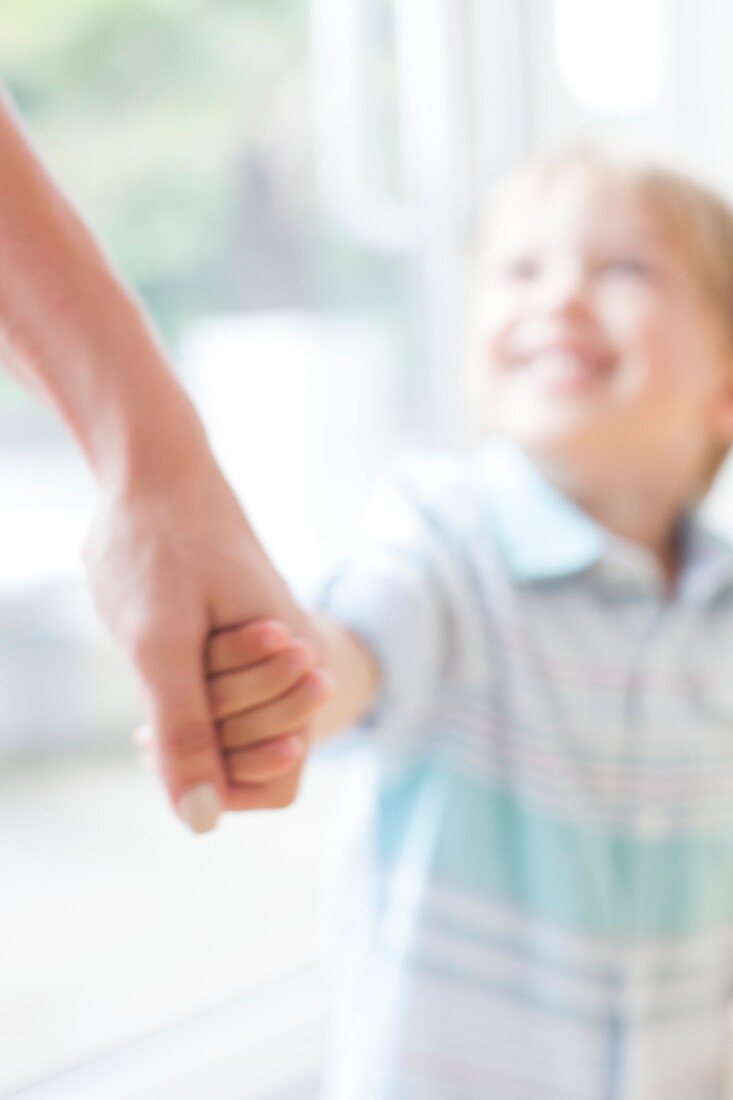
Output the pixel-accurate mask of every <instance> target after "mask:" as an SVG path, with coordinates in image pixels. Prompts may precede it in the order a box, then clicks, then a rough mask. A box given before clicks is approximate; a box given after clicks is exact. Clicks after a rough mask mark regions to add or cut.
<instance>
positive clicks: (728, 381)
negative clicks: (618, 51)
mask: <svg viewBox="0 0 733 1100" xmlns="http://www.w3.org/2000/svg"><path fill="white" fill-rule="evenodd" d="M475 324H476V327H475V329H474V335H475V336H476V338H477V340H478V344H477V345H476V346H477V349H478V353H479V368H480V370H481V372H482V374H483V379H482V385H483V386H484V391H485V392H486V393H487V400H488V406H487V413H488V418H489V424H490V426H492V427H493V428H495V429H497V430H499V431H501V432H503V433H505V434H508V435H510V436H512V437H513V438H515V439H516V440H517V441H518V442H520V443H523V444H524V445H526V446H529V447H530V448H532V449H534V450H535V451H537V452H538V453H544V454H546V455H548V456H553V457H555V458H560V459H561V460H563V461H573V460H576V461H578V462H579V461H583V460H586V459H588V458H589V457H593V458H594V459H596V460H598V459H600V460H602V461H603V462H604V463H608V462H609V461H613V462H614V463H615V464H616V465H617V467H618V468H619V469H621V468H625V469H629V468H631V469H632V470H633V469H639V468H640V467H639V464H640V463H647V469H648V465H649V463H650V461H651V460H652V459H653V456H654V455H658V456H660V457H662V458H663V459H664V456H665V455H668V456H671V457H672V458H673V459H674V461H673V462H672V464H671V465H670V466H669V467H666V466H665V462H666V461H667V460H664V461H663V462H662V466H661V468H662V469H664V468H668V469H669V472H670V476H679V474H680V468H679V462H681V461H684V462H686V463H687V465H688V466H689V467H693V466H694V467H702V466H703V465H704V464H705V462H706V461H708V460H709V456H710V454H711V453H712V451H711V444H713V443H716V442H720V441H723V440H725V441H727V440H729V439H731V438H732V437H733V352H732V351H731V348H730V346H729V344H730V335H729V333H728V330H727V327H726V326H725V325H724V324H723V321H722V318H721V316H720V312H719V310H716V309H715V308H714V306H713V305H712V304H710V303H709V302H708V300H707V299H706V297H705V296H704V294H703V291H702V288H701V284H700V280H699V278H698V276H697V274H696V272H695V271H694V269H693V268H692V267H691V265H690V263H689V261H688V260H687V258H686V256H685V254H684V252H683V251H682V250H681V249H680V248H679V246H676V245H675V242H674V240H673V239H672V238H671V237H670V236H669V235H668V234H667V235H665V234H664V233H663V232H662V231H661V229H660V227H659V225H657V224H656V223H655V220H654V219H653V218H651V217H650V215H649V214H648V213H647V211H646V210H645V208H644V206H643V205H642V203H641V201H640V200H639V199H638V198H636V197H635V196H634V195H633V194H631V193H630V192H629V191H628V190H627V189H626V188H624V187H623V186H622V185H620V184H615V183H611V182H601V181H592V180H590V179H589V178H588V177H587V176H583V175H582V174H581V173H579V172H576V173H574V174H573V175H569V174H568V175H566V176H564V177H562V178H561V179H559V180H556V181H554V182H553V183H551V184H548V185H547V186H546V187H544V188H543V189H542V190H541V191H538V192H537V193H536V194H535V195H534V196H533V197H531V198H530V197H525V198H522V199H520V200H518V199H516V198H515V199H514V200H510V203H509V204H508V205H507V206H505V207H504V208H503V209H502V211H501V213H500V217H499V218H498V219H495V222H494V226H493V245H492V248H491V254H490V256H489V257H487V263H486V267H485V270H484V271H483V273H482V275H481V290H480V292H479V297H478V301H477V311H476V314H475ZM675 463H676V466H675ZM690 476H692V472H691V469H690Z"/></svg>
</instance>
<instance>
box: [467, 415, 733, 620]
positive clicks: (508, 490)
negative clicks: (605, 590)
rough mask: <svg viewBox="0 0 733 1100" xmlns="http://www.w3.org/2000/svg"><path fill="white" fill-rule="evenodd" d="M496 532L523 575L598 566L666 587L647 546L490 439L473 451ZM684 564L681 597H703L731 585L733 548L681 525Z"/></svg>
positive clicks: (512, 448)
mask: <svg viewBox="0 0 733 1100" xmlns="http://www.w3.org/2000/svg"><path fill="white" fill-rule="evenodd" d="M473 461H474V463H475V469H476V472H477V475H478V478H479V481H480V483H481V485H482V486H483V487H484V488H488V489H489V490H490V492H488V493H487V494H486V506H487V508H488V511H489V513H490V518H491V521H492V527H493V530H494V534H495V537H496V538H497V539H498V540H499V544H500V549H501V551H502V553H503V556H504V558H505V560H506V562H507V565H508V567H509V569H510V571H511V572H512V574H513V575H514V576H515V577H516V578H517V579H518V580H523V581H541V580H549V579H553V578H561V577H569V576H572V575H574V574H579V573H582V572H584V571H586V570H590V569H591V568H592V567H596V570H595V571H596V572H597V573H599V574H601V575H602V576H604V577H606V578H608V579H614V580H620V581H622V582H632V583H633V584H634V585H635V586H639V585H640V586H642V587H644V588H651V589H657V590H659V591H661V590H662V587H663V578H662V576H661V569H660V567H659V565H658V563H657V562H656V561H655V560H654V559H653V557H652V555H651V553H650V552H648V551H647V550H645V549H644V548H643V547H641V546H637V545H635V544H634V543H632V542H630V541H629V540H626V539H622V538H619V537H618V536H616V535H615V534H613V533H612V532H611V531H609V530H608V529H607V528H605V527H604V526H603V525H602V524H600V523H598V522H597V521H596V520H594V519H593V518H592V517H591V516H589V515H588V514H587V513H585V512H584V511H583V510H582V509H581V508H580V507H579V506H578V505H577V504H575V502H574V501H572V500H571V499H570V498H569V497H567V496H565V495H564V494H563V493H562V492H561V491H560V490H559V489H557V488H556V487H555V486H554V485H553V484H552V483H551V482H550V481H549V480H548V479H547V478H546V477H545V476H544V475H543V474H542V473H541V472H540V470H539V469H538V468H537V467H536V466H535V465H534V463H533V462H532V461H531V459H530V458H529V457H528V456H527V455H526V454H525V453H524V452H523V451H522V449H521V448H520V447H519V446H518V445H517V444H515V443H514V442H513V441H511V440H509V439H505V438H503V437H498V436H497V437H492V438H491V439H489V440H488V441H487V442H485V443H484V444H482V445H481V446H480V447H478V448H477V450H476V451H475V452H474V455H473ZM682 536H683V551H684V563H683V568H682V571H681V575H680V579H679V586H678V596H679V597H680V598H682V599H685V600H688V601H690V602H694V603H698V602H704V601H706V600H708V599H710V598H712V597H713V596H714V595H715V594H717V593H718V592H719V591H720V590H721V589H722V588H723V587H725V586H726V585H729V584H733V546H731V544H730V543H729V542H727V541H726V540H724V539H722V538H720V537H719V536H718V535H716V534H715V533H714V532H712V531H710V530H709V529H706V528H705V527H703V526H702V525H701V523H700V522H699V519H698V517H697V515H696V514H695V512H694V511H691V512H690V513H688V515H687V516H686V517H685V518H684V521H683V525H682Z"/></svg>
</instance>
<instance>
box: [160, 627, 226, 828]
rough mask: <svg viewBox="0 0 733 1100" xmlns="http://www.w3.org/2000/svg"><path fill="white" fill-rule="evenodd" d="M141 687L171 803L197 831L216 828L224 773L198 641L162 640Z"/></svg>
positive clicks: (182, 817)
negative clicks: (165, 643) (162, 649)
mask: <svg viewBox="0 0 733 1100" xmlns="http://www.w3.org/2000/svg"><path fill="white" fill-rule="evenodd" d="M144 687H145V691H146V695H147V699H148V708H147V709H148V713H149V715H150V725H151V727H152V731H153V738H154V741H155V749H156V759H157V764H158V772H159V774H160V777H161V779H162V781H163V784H164V786H165V788H166V791H167V793H168V797H169V799H170V801H171V804H172V806H173V809H174V810H175V812H176V813H177V814H178V816H179V817H180V818H181V820H182V821H184V822H185V823H186V824H187V825H188V827H189V828H190V829H191V830H192V831H193V832H195V833H205V832H210V831H211V830H212V829H214V828H216V825H217V822H218V820H219V816H220V814H221V811H222V808H223V806H224V804H225V800H226V791H227V779H226V774H225V771H224V765H223V761H222V757H221V751H220V748H219V743H218V740H217V737H216V729H215V726H214V723H213V721H212V720H211V717H210V714H209V708H208V699H207V695H206V690H205V685H204V674H203V661H202V659H201V655H200V654H199V652H198V648H197V647H196V646H188V645H183V644H181V645H180V646H175V647H171V646H166V649H165V654H164V655H163V654H160V655H159V657H158V659H156V661H155V662H154V664H152V666H151V663H150V662H148V663H147V667H146V675H145V681H144Z"/></svg>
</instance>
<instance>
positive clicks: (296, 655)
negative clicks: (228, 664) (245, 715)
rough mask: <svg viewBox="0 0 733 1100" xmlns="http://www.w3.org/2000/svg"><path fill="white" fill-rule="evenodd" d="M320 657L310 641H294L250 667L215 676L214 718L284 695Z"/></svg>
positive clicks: (211, 687) (212, 691) (212, 694)
mask: <svg viewBox="0 0 733 1100" xmlns="http://www.w3.org/2000/svg"><path fill="white" fill-rule="evenodd" d="M317 659H318V658H317V655H316V652H315V650H314V649H313V648H312V647H311V646H309V645H308V644H307V643H304V642H297V643H295V642H294V643H292V644H291V645H289V646H288V648H287V649H284V650H283V651H282V652H280V653H277V654H276V655H275V656H274V657H270V658H267V659H265V660H264V661H260V662H259V663H258V664H254V665H251V666H250V667H249V668H243V669H240V670H238V671H237V672H229V673H220V674H219V675H218V676H215V677H213V678H212V679H211V680H210V681H209V702H210V704H211V708H212V712H213V715H214V718H215V719H216V720H217V721H221V720H222V719H224V718H229V717H230V715H232V714H236V713H237V712H238V711H243V710H248V709H249V708H250V707H256V706H259V705H260V704H262V703H266V702H268V701H269V700H271V699H274V698H275V697H276V696H278V695H282V694H283V693H284V692H287V691H288V690H289V689H290V688H292V687H293V686H294V685H295V684H296V683H297V681H298V680H299V679H300V678H301V677H302V676H303V675H304V674H305V673H306V672H309V671H311V670H312V669H313V667H314V665H315V664H316V661H317Z"/></svg>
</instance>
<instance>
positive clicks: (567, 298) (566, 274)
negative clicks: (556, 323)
mask: <svg viewBox="0 0 733 1100" xmlns="http://www.w3.org/2000/svg"><path fill="white" fill-rule="evenodd" d="M542 292H543V304H544V305H545V307H546V308H550V309H553V310H558V311H562V312H569V313H576V312H583V313H587V312H588V311H589V310H590V307H591V295H590V279H589V277H588V272H587V270H586V268H585V266H584V265H583V264H581V263H576V262H568V263H565V264H562V265H558V266H557V267H555V268H553V269H551V270H549V271H548V273H547V278H546V279H545V280H544V284H543V288H542Z"/></svg>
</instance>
